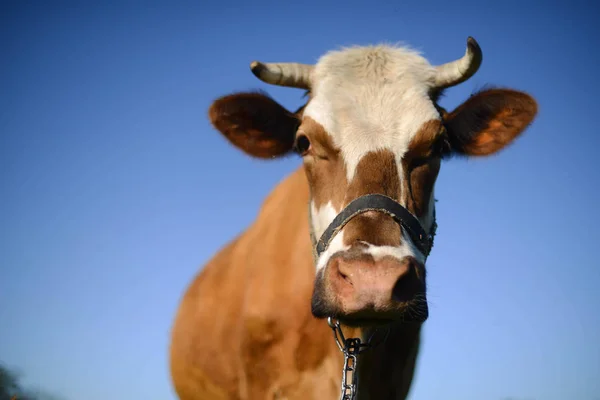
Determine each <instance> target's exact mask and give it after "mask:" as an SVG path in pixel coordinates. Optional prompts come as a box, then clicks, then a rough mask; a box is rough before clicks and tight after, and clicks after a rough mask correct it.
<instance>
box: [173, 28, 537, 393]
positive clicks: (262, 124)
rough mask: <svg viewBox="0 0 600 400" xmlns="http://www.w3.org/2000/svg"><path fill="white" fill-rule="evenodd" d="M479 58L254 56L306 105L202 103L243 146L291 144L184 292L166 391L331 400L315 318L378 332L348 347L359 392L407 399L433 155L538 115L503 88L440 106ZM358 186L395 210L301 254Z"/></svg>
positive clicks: (239, 100) (511, 129) (356, 52)
mask: <svg viewBox="0 0 600 400" xmlns="http://www.w3.org/2000/svg"><path fill="white" fill-rule="evenodd" d="M481 60H482V56H481V50H480V48H479V46H478V44H477V43H476V42H475V40H474V39H472V38H469V39H468V41H467V50H466V53H465V55H464V56H463V57H461V58H460V59H458V60H456V61H453V62H450V63H447V64H444V65H441V66H432V65H430V64H429V63H428V62H427V60H426V59H424V58H423V57H421V56H420V55H419V54H417V53H416V52H414V51H412V50H410V49H407V48H402V47H391V46H383V45H380V46H367V47H352V48H347V49H343V50H339V51H332V52H329V53H327V54H325V55H324V56H323V57H321V58H320V60H319V61H318V62H317V64H316V65H314V66H312V65H304V64H296V63H280V64H262V63H258V62H254V63H252V65H251V69H252V72H253V73H254V74H255V75H256V76H257V77H258V78H260V79H261V80H263V81H265V82H268V83H271V84H275V85H282V86H288V87H296V88H301V89H305V90H307V91H308V94H309V96H308V101H307V103H306V104H305V105H304V106H303V107H302V108H301V109H300V110H298V111H297V112H295V113H291V112H289V111H288V110H286V109H285V108H284V107H282V106H281V105H279V104H278V103H277V102H275V101H274V100H272V99H271V98H269V97H267V96H266V95H264V94H261V93H236V94H232V95H229V96H225V97H222V98H220V99H218V100H216V101H215V102H214V103H213V104H212V106H211V108H210V112H209V115H210V120H211V122H212V123H213V125H214V126H215V127H216V129H218V130H219V131H220V132H221V133H222V134H223V135H224V136H225V137H226V138H227V139H228V140H229V141H230V142H231V143H233V145H235V146H236V147H238V148H239V149H241V150H242V151H244V152H245V153H246V154H249V155H250V156H253V157H260V158H275V157H281V156H284V155H287V154H288V153H291V152H296V153H297V154H298V155H299V156H300V157H301V158H302V161H303V166H302V167H301V168H299V169H298V170H296V171H295V172H294V173H293V174H291V175H290V176H289V177H287V178H286V179H285V180H283V182H281V183H280V184H279V185H278V186H277V187H276V188H275V190H274V191H273V192H272V193H271V194H270V195H269V196H268V198H267V199H266V201H265V202H264V205H263V207H262V209H261V210H260V212H259V215H258V216H257V218H256V221H255V222H254V223H253V224H252V225H251V226H250V227H249V228H248V229H247V230H246V231H245V232H244V233H242V234H241V235H240V236H239V237H237V238H236V239H234V240H233V241H232V242H231V243H229V244H228V245H227V246H226V247H225V248H224V249H222V250H221V251H220V252H219V253H218V254H217V255H216V256H215V257H214V258H213V259H212V260H211V261H210V262H209V263H208V265H206V267H205V268H204V269H203V270H202V272H201V273H200V274H199V275H198V276H197V277H196V279H195V280H194V281H193V283H192V284H191V286H190V287H189V288H188V290H187V292H186V294H185V296H184V297H183V300H182V303H181V306H180V309H179V311H178V314H177V317H176V321H175V324H174V328H173V332H172V345H171V373H172V379H173V382H174V386H175V389H176V391H177V394H178V396H179V398H180V399H182V400H196V399H304V400H309V399H336V398H339V395H340V383H341V377H342V365H343V355H342V353H341V352H340V351H339V349H338V347H337V346H336V343H335V341H334V338H333V333H332V330H331V328H330V327H329V326H328V324H327V322H326V321H325V320H324V319H325V318H327V317H333V318H335V319H337V320H339V321H341V324H342V325H341V326H342V329H343V331H344V333H345V336H346V337H349V336H353V337H359V338H362V339H363V340H365V341H366V340H367V338H368V337H370V336H371V335H372V334H374V341H378V343H379V345H378V346H375V347H373V348H371V349H369V350H367V351H366V352H364V353H362V354H361V355H360V356H359V363H358V390H359V391H358V398H359V399H361V400H364V399H404V398H406V396H407V393H408V391H409V389H410V386H411V381H412V378H413V373H414V369H415V364H416V359H417V354H418V351H419V337H420V330H421V325H422V323H423V322H424V321H425V320H426V319H427V316H428V308H427V299H426V285H425V261H426V258H427V254H428V251H429V247H428V246H424V245H422V244H423V243H421V240H426V239H430V237H429V235H431V236H433V233H434V232H433V230H434V228H435V216H434V209H435V202H434V194H433V191H434V184H435V181H436V178H437V175H438V171H439V168H440V163H441V160H442V159H445V158H448V157H450V156H452V155H460V156H487V155H490V154H494V153H496V152H498V151H499V150H501V149H502V148H504V147H506V146H507V145H509V144H510V143H511V142H513V140H514V139H515V138H516V137H517V136H518V135H519V134H521V133H522V132H523V131H524V130H525V129H526V127H527V126H528V125H529V124H530V123H531V122H532V121H533V119H534V117H535V115H536V113H537V105H536V102H535V100H534V99H533V98H532V97H530V96H529V95H528V94H526V93H523V92H519V91H515V90H509V89H486V90H482V91H479V92H478V93H476V94H474V95H472V96H471V97H470V98H469V99H468V100H467V101H465V102H464V103H463V104H462V105H460V106H459V107H458V108H456V109H455V110H454V111H452V112H450V113H447V112H446V111H445V110H444V109H442V108H441V107H440V106H439V105H438V104H437V100H438V98H439V96H440V95H441V93H442V91H443V90H444V89H445V88H448V87H451V86H454V85H457V84H459V83H461V82H464V81H465V80H467V79H468V78H469V77H471V76H472V75H473V74H475V72H476V71H477V69H478V68H479V65H480V64H481ZM367 194H378V195H384V196H385V197H386V198H388V199H391V201H392V200H393V202H395V203H397V204H399V205H400V206H402V207H403V208H404V209H405V210H408V212H409V216H408V217H405V218H404V220H400V221H399V220H398V219H397V218H394V213H388V212H382V210H380V209H371V210H370V211H366V212H364V211H365V210H364V209H363V210H361V212H357V213H355V214H354V215H352V218H349V220H347V221H346V224H345V225H343V226H341V229H338V230H337V231H336V232H334V234H333V235H332V236H331V237H330V239H331V240H328V241H327V243H326V245H325V246H324V247H323V248H322V249H321V251H316V250H315V248H316V247H315V246H316V243H317V240H318V239H319V238H320V237H321V235H322V234H323V232H325V231H326V229H327V227H328V226H329V225H330V224H331V223H332V221H333V220H334V218H335V217H336V215H338V214H339V213H340V212H342V210H343V209H344V208H345V207H346V206H348V205H349V204H350V202H352V201H353V200H355V199H358V198H360V197H361V196H364V195H367ZM380 197H383V196H380ZM384 211H385V210H384ZM411 215H412V216H411ZM415 217H416V218H415ZM410 218H413V219H414V221H417V222H416V223H417V225H419V227H418V228H416V230H419V229H421V228H422V230H423V231H425V232H426V236H427V238H426V239H423V236H422V235H418V236H415V234H414V233H415V232H414V230H413V229H408V228H409V227H410V224H408V223H405V222H407V221H406V220H407V219H410ZM424 243H425V244H427V242H426V241H425V242H424ZM429 244H431V243H429ZM384 332H385V334H384ZM378 335H379V336H380V337H379V338H377V336H378Z"/></svg>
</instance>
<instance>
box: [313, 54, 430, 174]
mask: <svg viewBox="0 0 600 400" xmlns="http://www.w3.org/2000/svg"><path fill="white" fill-rule="evenodd" d="M434 76H435V69H434V67H432V66H431V65H430V64H429V63H428V62H427V60H425V58H423V57H421V56H420V55H419V54H418V53H416V52H414V51H411V50H407V49H403V48H394V47H388V46H369V47H355V48H350V49H346V50H342V51H334V52H330V53H327V54H326V55H325V56H323V57H321V59H320V60H319V62H318V63H317V65H316V66H315V70H314V73H313V78H312V88H311V92H312V100H311V101H310V103H309V104H308V105H307V107H306V108H305V110H304V116H306V117H310V118H312V119H313V120H315V121H316V122H318V123H319V124H321V125H322V126H323V128H324V129H325V130H326V131H327V133H328V134H329V135H331V137H332V139H333V143H334V144H335V145H336V146H337V147H338V148H339V149H340V150H341V153H342V155H343V157H344V160H345V162H346V172H347V178H348V181H351V180H352V178H353V177H354V173H355V171H356V166H357V165H358V163H359V161H360V160H361V159H362V157H363V156H364V155H365V154H366V153H368V152H371V151H376V150H379V149H388V150H391V151H392V152H393V153H394V154H395V155H396V160H397V164H398V168H399V170H400V168H401V167H402V166H401V164H400V161H401V159H402V157H403V155H404V153H405V152H406V150H407V148H408V145H409V143H410V141H411V140H412V138H413V137H414V136H415V135H416V133H417V132H418V131H419V128H421V126H423V124H424V123H425V122H427V121H430V120H432V119H440V115H439V113H438V111H437V110H436V108H435V107H434V105H433V103H432V102H431V99H430V98H429V95H428V92H429V90H430V88H431V84H432V82H433V79H434Z"/></svg>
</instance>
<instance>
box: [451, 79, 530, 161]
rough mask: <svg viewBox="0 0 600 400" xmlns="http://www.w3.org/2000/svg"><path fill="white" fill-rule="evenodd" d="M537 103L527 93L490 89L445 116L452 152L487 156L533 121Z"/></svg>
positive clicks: (504, 144) (508, 142)
mask: <svg viewBox="0 0 600 400" xmlns="http://www.w3.org/2000/svg"><path fill="white" fill-rule="evenodd" d="M536 114H537V103H536V101H535V99H534V98H533V97H531V96H530V95H528V94H527V93H524V92H520V91H516V90H510V89H488V90H484V91H481V92H478V93H476V94H474V95H472V96H471V97H470V98H469V99H468V100H467V101H465V102H464V103H463V104H461V105H460V106H458V107H457V108H456V109H455V110H454V111H452V112H451V113H449V114H446V115H445V116H444V121H445V123H444V125H445V126H446V130H447V132H448V141H449V144H450V152H451V153H454V154H459V155H465V156H488V155H491V154H494V153H496V152H498V151H500V150H502V149H503V148H505V147H506V146H507V145H509V144H510V143H511V142H512V141H513V140H514V139H515V138H516V137H517V136H519V135H520V134H521V133H522V132H523V131H524V130H525V129H526V128H527V127H528V126H529V124H530V123H531V122H532V121H533V119H534V118H535V116H536Z"/></svg>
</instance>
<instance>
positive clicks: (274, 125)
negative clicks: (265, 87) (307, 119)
mask: <svg viewBox="0 0 600 400" xmlns="http://www.w3.org/2000/svg"><path fill="white" fill-rule="evenodd" d="M208 115H209V118H210V121H211V123H212V124H213V126H214V127H215V128H216V129H217V130H219V131H220V132H221V133H222V134H223V136H225V138H227V140H229V142H230V143H232V144H233V145H234V146H235V147H237V148H238V149H240V150H242V151H243V152H245V153H246V154H248V155H250V156H253V157H258V158H274V157H279V156H282V155H284V154H286V153H288V152H289V151H290V150H292V147H293V145H294V136H295V133H296V129H297V127H298V125H299V123H300V121H299V119H298V118H297V117H296V116H295V115H294V114H293V113H291V112H289V111H288V110H287V109H285V108H284V107H282V106H281V105H280V104H279V103H277V102H276V101H275V100H273V99H271V98H270V97H269V96H267V95H266V94H264V93H260V92H258V93H252V92H247V93H244V92H242V93H235V94H232V95H228V96H224V97H221V98H219V99H217V100H215V101H214V102H213V104H212V105H211V106H210V108H209V112H208Z"/></svg>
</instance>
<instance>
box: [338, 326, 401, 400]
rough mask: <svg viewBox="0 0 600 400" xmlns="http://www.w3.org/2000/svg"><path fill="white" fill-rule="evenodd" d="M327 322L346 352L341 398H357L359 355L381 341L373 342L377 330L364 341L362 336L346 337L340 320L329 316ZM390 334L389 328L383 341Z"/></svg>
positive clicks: (342, 399)
mask: <svg viewBox="0 0 600 400" xmlns="http://www.w3.org/2000/svg"><path fill="white" fill-rule="evenodd" d="M327 323H328V324H329V327H330V328H331V329H332V330H333V337H334V339H335V343H336V344H337V346H338V347H339V349H340V351H341V352H342V353H343V354H344V369H343V371H342V386H341V395H340V400H355V399H356V394H357V386H358V374H357V366H358V355H359V354H360V353H362V352H363V351H365V350H367V349H369V348H371V347H375V346H376V345H378V344H379V343H380V342H378V343H375V345H373V344H372V343H371V342H372V340H373V336H374V335H375V331H374V332H373V333H372V334H371V336H370V337H369V339H368V340H367V342H366V343H363V342H362V341H361V340H360V338H350V339H346V338H345V337H344V333H343V332H342V328H341V327H340V322H339V321H335V322H334V320H333V318H331V317H329V318H328V319H327ZM388 334H389V329H388V331H387V333H386V335H385V337H384V338H383V340H382V342H383V341H385V339H387V335H388Z"/></svg>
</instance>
